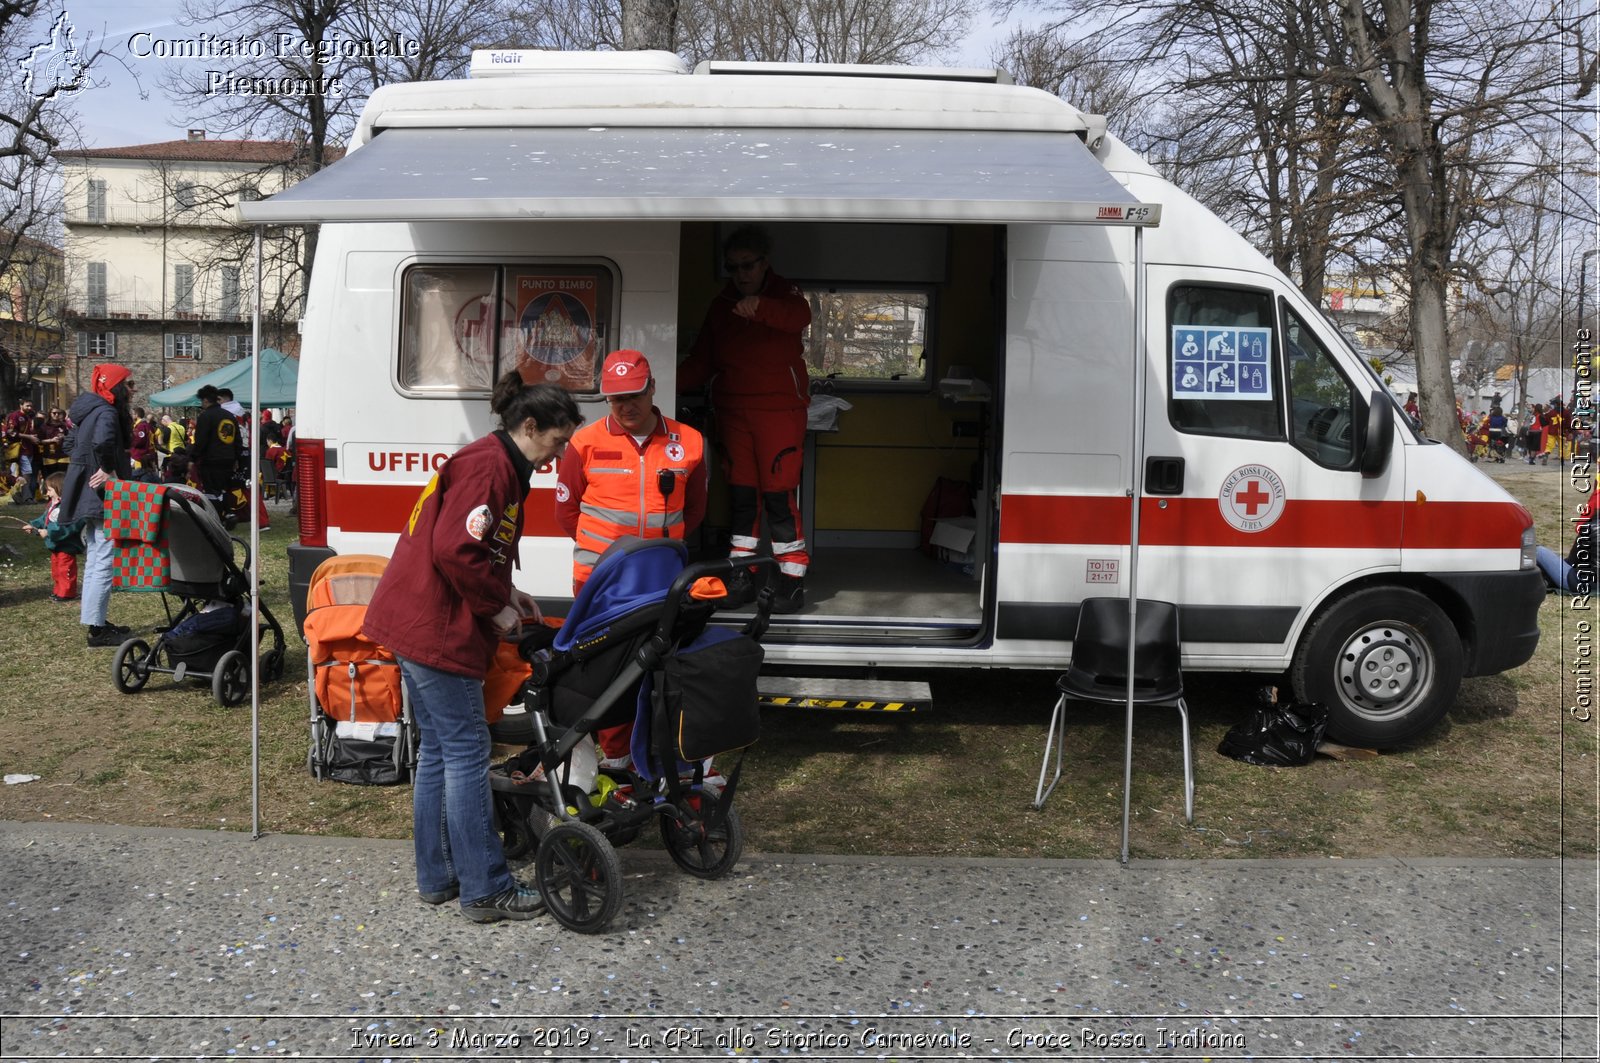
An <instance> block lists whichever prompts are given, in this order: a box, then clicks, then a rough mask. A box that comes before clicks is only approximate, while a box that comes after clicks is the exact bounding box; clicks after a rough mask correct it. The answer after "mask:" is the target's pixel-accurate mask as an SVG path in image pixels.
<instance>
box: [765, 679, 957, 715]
mask: <svg viewBox="0 0 1600 1063" xmlns="http://www.w3.org/2000/svg"><path fill="white" fill-rule="evenodd" d="M756 689H757V691H758V693H757V701H758V702H759V703H760V704H762V705H770V706H773V707H774V708H780V709H834V710H838V711H842V712H916V711H917V710H919V709H931V708H933V691H932V690H931V689H930V688H929V687H928V684H926V683H919V682H915V681H898V680H884V679H816V678H811V677H807V676H798V677H791V676H770V675H764V676H762V677H761V678H760V680H759V682H758V683H757V684H756Z"/></svg>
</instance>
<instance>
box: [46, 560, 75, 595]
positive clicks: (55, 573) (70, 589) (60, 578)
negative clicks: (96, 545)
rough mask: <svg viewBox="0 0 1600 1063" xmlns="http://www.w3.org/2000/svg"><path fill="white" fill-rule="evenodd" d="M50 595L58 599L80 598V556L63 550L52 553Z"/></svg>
mask: <svg viewBox="0 0 1600 1063" xmlns="http://www.w3.org/2000/svg"><path fill="white" fill-rule="evenodd" d="M50 593H51V594H54V595H55V596H56V597H57V598H76V597H77V596H78V555H77V554H69V553H66V552H65V551H62V550H52V551H51V552H50Z"/></svg>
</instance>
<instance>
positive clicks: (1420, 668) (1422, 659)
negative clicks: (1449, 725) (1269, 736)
mask: <svg viewBox="0 0 1600 1063" xmlns="http://www.w3.org/2000/svg"><path fill="white" fill-rule="evenodd" d="M1461 669H1462V650H1461V637H1460V636H1459V635H1458V634H1456V629H1455V625H1453V624H1451V623H1450V618H1449V617H1447V616H1445V615H1444V611H1443V610H1441V609H1440V608H1439V607H1438V606H1437V605H1434V604H1433V603H1432V602H1430V601H1429V600H1428V599H1427V598H1425V597H1423V596H1422V595H1420V594H1418V593H1417V592H1416V591H1412V590H1407V589H1405V588H1402V587H1373V588H1369V589H1367V590H1361V591H1357V592H1355V593H1354V594H1351V595H1349V596H1348V597H1346V598H1343V599H1341V600H1340V601H1339V602H1337V603H1335V604H1334V605H1333V607H1332V608H1330V609H1328V611H1327V612H1325V613H1323V614H1322V615H1321V616H1319V617H1317V619H1316V620H1314V621H1313V622H1312V624H1311V628H1310V630H1308V631H1307V632H1306V635H1305V638H1303V639H1301V641H1300V649H1299V651H1298V652H1297V653H1296V654H1295V658H1294V665H1293V667H1292V669H1291V672H1290V677H1289V678H1290V681H1291V682H1292V683H1293V685H1294V692H1295V697H1296V698H1298V699H1300V700H1301V701H1316V702H1321V703H1322V704H1324V705H1326V706H1328V737H1329V738H1331V739H1333V740H1334V741H1336V742H1342V743H1344V744H1345V745H1352V746H1373V747H1377V748H1380V749H1381V748H1386V747H1389V746H1395V745H1399V744H1400V743H1402V742H1405V741H1407V740H1409V739H1411V738H1415V737H1416V736H1417V735H1419V734H1422V733H1423V732H1424V731H1426V730H1428V729H1429V728H1430V727H1432V726H1433V725H1434V724H1436V723H1438V722H1439V721H1440V720H1441V719H1443V718H1444V714H1445V713H1446V712H1448V711H1449V709H1450V706H1451V705H1452V704H1453V703H1454V702H1455V697H1456V691H1457V689H1458V688H1459V687H1460V686H1461Z"/></svg>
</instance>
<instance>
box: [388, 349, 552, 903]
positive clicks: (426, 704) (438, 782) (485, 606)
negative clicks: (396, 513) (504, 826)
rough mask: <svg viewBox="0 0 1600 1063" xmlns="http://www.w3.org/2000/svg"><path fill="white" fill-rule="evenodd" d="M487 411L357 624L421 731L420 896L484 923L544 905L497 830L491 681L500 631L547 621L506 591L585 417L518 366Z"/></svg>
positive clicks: (440, 475) (415, 791) (404, 532)
mask: <svg viewBox="0 0 1600 1063" xmlns="http://www.w3.org/2000/svg"><path fill="white" fill-rule="evenodd" d="M490 403H491V406H492V408H493V410H494V412H495V415H496V416H497V417H498V418H499V421H500V429H499V430H498V431H496V432H492V433H491V434H489V435H487V436H485V437H483V438H482V439H479V440H477V441H476V442H474V443H469V444H468V445H467V446H465V447H463V448H462V449H461V450H459V451H457V452H456V453H455V454H453V455H452V456H451V457H450V460H449V461H447V462H445V464H444V465H443V466H442V467H441V468H440V469H439V471H438V472H437V473H435V474H434V476H433V479H431V480H429V481H428V486H427V487H425V488H423V489H422V495H421V497H419V498H418V499H417V502H416V505H415V506H414V507H413V508H412V510H411V516H410V519H409V520H407V521H406V525H405V527H404V528H402V529H401V530H400V541H399V542H398V543H397V544H396V545H395V550H394V558H393V559H392V560H391V561H390V562H389V566H388V568H386V569H385V570H384V573H383V579H382V580H381V581H380V582H379V584H378V589H377V591H375V592H374V593H373V596H372V604H371V605H370V606H369V607H368V609H367V619H366V623H365V624H364V625H363V628H362V631H363V633H364V634H365V635H366V636H367V637H368V638H370V639H372V640H373V641H374V642H378V643H381V644H383V645H384V646H387V647H388V648H389V649H390V650H391V651H393V652H394V654H395V656H396V657H398V658H399V660H400V674H401V675H402V676H403V677H404V679H405V684H406V690H407V691H408V692H409V693H410V695H411V703H412V707H413V710H414V712H415V714H416V718H417V723H418V725H419V726H420V728H421V731H422V741H421V744H420V746H419V748H418V752H417V772H416V779H415V782H414V785H413V788H412V835H413V846H414V848H415V851H416V858H417V892H418V894H419V895H420V896H421V897H422V899H423V900H424V901H427V902H428V903H429V904H443V903H444V902H445V901H449V900H454V899H455V898H457V897H460V898H461V910H462V913H463V914H465V915H466V917H467V918H468V919H471V920H473V921H474V922H479V923H488V922H494V921H495V920H498V919H532V918H534V917H535V916H537V915H538V914H539V913H540V912H541V911H543V909H544V906H543V904H542V903H541V901H540V899H539V894H538V893H537V892H535V891H533V890H529V889H524V888H522V887H521V886H518V885H517V883H516V880H515V879H513V878H512V877H511V869H510V868H509V867H507V866H506V858H505V853H504V851H503V849H502V846H501V842H500V836H499V834H498V833H497V832H496V831H495V826H494V809H493V803H492V802H493V798H492V796H491V794H490V790H489V753H490V746H491V743H490V739H489V728H488V725H487V724H486V723H485V722H484V716H483V680H484V676H485V675H486V674H487V673H488V671H489V665H490V662H491V661H493V660H494V656H495V650H496V649H497V647H498V645H499V641H500V637H501V636H502V635H504V634H507V633H509V632H512V631H515V630H516V629H517V628H518V627H519V626H520V625H521V623H522V620H523V618H524V617H537V616H538V613H539V609H538V606H537V605H536V604H535V603H534V600H533V598H532V596H531V595H529V594H526V593H524V592H523V591H520V590H517V589H516V588H515V587H513V586H512V585H511V575H512V573H511V570H512V568H513V567H514V566H515V565H516V564H517V548H518V545H519V544H520V543H521V541H522V518H523V510H524V506H525V504H526V502H527V498H528V484H529V481H530V479H531V478H532V476H533V473H534V470H535V469H536V468H537V467H538V466H540V465H542V464H544V463H545V462H548V461H550V460H551V459H553V458H556V457H558V456H559V455H560V454H561V451H562V450H563V449H564V448H565V447H566V445H567V440H568V439H569V438H571V436H572V433H573V431H574V430H575V429H576V428H577V427H578V425H579V424H581V423H582V421H583V416H582V415H581V414H580V413H579V412H578V407H577V404H576V403H574V402H573V401H572V396H571V395H569V394H567V392H566V391H564V390H563V389H561V388H559V387H556V386H555V385H553V384H535V385H532V386H528V385H525V384H524V383H523V382H522V377H521V376H520V375H519V374H517V373H516V372H510V373H507V374H506V375H505V376H504V377H502V378H501V379H500V381H499V383H497V384H496V385H495V389H494V395H493V397H492V398H491V400H490Z"/></svg>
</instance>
